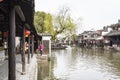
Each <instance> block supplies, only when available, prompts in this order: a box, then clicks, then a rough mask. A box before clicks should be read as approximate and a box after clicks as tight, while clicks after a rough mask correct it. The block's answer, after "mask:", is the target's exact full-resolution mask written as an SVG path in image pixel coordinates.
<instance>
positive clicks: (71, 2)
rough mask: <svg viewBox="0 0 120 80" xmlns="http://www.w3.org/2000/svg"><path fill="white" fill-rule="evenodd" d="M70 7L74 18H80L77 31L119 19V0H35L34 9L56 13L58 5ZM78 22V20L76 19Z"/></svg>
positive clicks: (99, 26)
mask: <svg viewBox="0 0 120 80" xmlns="http://www.w3.org/2000/svg"><path fill="white" fill-rule="evenodd" d="M63 6H67V7H69V8H70V12H71V15H72V17H73V18H74V19H76V20H77V19H78V18H82V21H81V23H82V24H81V23H80V24H81V25H80V26H79V29H78V33H81V32H82V31H84V30H91V29H102V28H103V26H107V25H110V24H114V23H117V22H118V19H120V0H35V10H36V11H44V12H49V13H51V14H53V15H54V14H56V13H57V11H58V10H59V8H60V7H63ZM78 22H80V21H78Z"/></svg>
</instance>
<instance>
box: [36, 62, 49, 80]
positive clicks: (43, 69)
mask: <svg viewBox="0 0 120 80" xmlns="http://www.w3.org/2000/svg"><path fill="white" fill-rule="evenodd" d="M44 79H45V80H49V62H41V63H38V80H44Z"/></svg>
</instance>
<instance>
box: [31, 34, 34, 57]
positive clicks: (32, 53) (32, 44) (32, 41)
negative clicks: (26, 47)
mask: <svg viewBox="0 0 120 80" xmlns="http://www.w3.org/2000/svg"><path fill="white" fill-rule="evenodd" d="M33 54H34V37H33V36H32V54H31V57H33Z"/></svg>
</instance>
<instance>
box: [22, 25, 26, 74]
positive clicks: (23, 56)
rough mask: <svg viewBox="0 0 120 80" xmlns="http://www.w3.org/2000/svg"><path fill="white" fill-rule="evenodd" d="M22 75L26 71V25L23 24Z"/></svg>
mask: <svg viewBox="0 0 120 80" xmlns="http://www.w3.org/2000/svg"><path fill="white" fill-rule="evenodd" d="M22 48H23V49H22V75H24V74H25V73H26V69H25V66H26V64H25V27H24V26H23V32H22Z"/></svg>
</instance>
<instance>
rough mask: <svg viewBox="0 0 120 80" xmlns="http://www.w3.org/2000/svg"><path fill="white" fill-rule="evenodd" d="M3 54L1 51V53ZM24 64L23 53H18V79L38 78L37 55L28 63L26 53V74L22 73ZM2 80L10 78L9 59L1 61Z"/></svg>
mask: <svg viewBox="0 0 120 80" xmlns="http://www.w3.org/2000/svg"><path fill="white" fill-rule="evenodd" d="M0 54H1V53H0ZM21 72H22V64H21V55H20V54H17V55H16V80H37V60H36V55H34V56H33V58H31V60H30V64H27V55H26V74H25V75H21ZM0 80H8V60H5V61H0Z"/></svg>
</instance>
